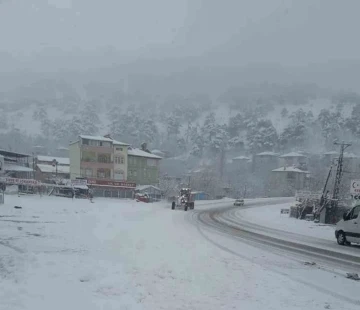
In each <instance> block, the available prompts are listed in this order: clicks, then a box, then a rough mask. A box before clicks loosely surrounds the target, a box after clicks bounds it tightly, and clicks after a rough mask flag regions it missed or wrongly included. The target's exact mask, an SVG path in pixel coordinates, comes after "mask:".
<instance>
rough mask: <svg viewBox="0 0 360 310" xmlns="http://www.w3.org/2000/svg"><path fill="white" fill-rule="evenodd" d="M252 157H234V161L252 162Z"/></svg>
mask: <svg viewBox="0 0 360 310" xmlns="http://www.w3.org/2000/svg"><path fill="white" fill-rule="evenodd" d="M250 159H251V158H250V157H246V156H238V157H234V158H233V159H232V160H250Z"/></svg>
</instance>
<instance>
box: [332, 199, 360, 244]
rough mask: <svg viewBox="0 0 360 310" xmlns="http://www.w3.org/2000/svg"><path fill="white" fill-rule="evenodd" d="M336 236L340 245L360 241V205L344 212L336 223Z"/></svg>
mask: <svg viewBox="0 0 360 310" xmlns="http://www.w3.org/2000/svg"><path fill="white" fill-rule="evenodd" d="M335 237H336V240H337V243H338V244H340V245H350V244H351V243H360V205H357V206H355V207H353V208H352V209H351V210H349V211H348V212H345V213H344V215H343V219H342V220H340V221H339V222H338V223H337V224H336V230H335Z"/></svg>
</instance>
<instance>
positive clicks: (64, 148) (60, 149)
mask: <svg viewBox="0 0 360 310" xmlns="http://www.w3.org/2000/svg"><path fill="white" fill-rule="evenodd" d="M57 150H58V151H68V150H69V148H68V147H65V146H59V147H58V148H57Z"/></svg>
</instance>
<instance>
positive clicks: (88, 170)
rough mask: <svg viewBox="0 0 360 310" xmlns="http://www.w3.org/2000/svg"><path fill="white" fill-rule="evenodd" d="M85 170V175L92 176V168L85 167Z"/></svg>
mask: <svg viewBox="0 0 360 310" xmlns="http://www.w3.org/2000/svg"><path fill="white" fill-rule="evenodd" d="M84 170H85V176H87V177H92V175H93V171H92V169H91V168H87V169H84Z"/></svg>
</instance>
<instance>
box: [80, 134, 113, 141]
mask: <svg viewBox="0 0 360 310" xmlns="http://www.w3.org/2000/svg"><path fill="white" fill-rule="evenodd" d="M79 137H80V138H81V139H88V140H96V141H105V142H113V139H110V138H105V137H103V136H87V135H80V136H79Z"/></svg>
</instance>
